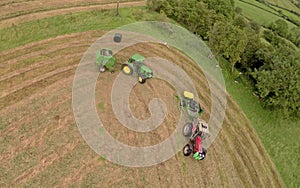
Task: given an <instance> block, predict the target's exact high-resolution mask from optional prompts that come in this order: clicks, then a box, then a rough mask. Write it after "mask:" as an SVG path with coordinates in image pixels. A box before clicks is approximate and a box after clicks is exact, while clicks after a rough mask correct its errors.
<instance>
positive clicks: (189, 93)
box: [183, 91, 194, 99]
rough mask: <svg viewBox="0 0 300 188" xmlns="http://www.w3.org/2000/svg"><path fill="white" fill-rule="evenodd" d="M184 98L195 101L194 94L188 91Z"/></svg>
mask: <svg viewBox="0 0 300 188" xmlns="http://www.w3.org/2000/svg"><path fill="white" fill-rule="evenodd" d="M183 96H184V97H186V98H188V99H194V94H193V93H191V92H188V91H184V92H183Z"/></svg>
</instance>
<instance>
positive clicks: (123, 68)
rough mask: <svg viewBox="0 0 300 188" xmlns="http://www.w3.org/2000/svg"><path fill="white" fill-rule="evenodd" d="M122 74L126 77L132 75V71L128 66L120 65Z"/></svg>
mask: <svg viewBox="0 0 300 188" xmlns="http://www.w3.org/2000/svg"><path fill="white" fill-rule="evenodd" d="M122 72H123V73H124V74H126V75H132V74H133V70H132V68H131V67H130V66H129V65H126V64H125V65H122Z"/></svg>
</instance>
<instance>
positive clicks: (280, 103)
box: [253, 46, 300, 115]
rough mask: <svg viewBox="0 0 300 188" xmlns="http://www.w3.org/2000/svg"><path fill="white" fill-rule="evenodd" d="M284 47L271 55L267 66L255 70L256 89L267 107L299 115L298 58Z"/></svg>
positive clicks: (299, 71)
mask: <svg viewBox="0 0 300 188" xmlns="http://www.w3.org/2000/svg"><path fill="white" fill-rule="evenodd" d="M296 53H297V52H295V51H292V50H287V49H286V48H285V47H284V46H282V47H280V48H278V49H277V50H276V52H274V53H272V58H271V59H272V60H271V62H269V63H268V64H265V65H264V66H262V67H260V68H259V69H258V70H255V71H254V73H253V76H254V78H255V79H256V89H257V93H258V95H259V97H260V98H261V99H262V101H263V103H264V105H265V106H267V107H272V108H274V107H275V108H276V107H279V108H281V109H283V110H284V112H285V113H287V114H297V115H300V114H299V112H300V95H299V93H300V82H299V80H300V57H299V55H298V54H296Z"/></svg>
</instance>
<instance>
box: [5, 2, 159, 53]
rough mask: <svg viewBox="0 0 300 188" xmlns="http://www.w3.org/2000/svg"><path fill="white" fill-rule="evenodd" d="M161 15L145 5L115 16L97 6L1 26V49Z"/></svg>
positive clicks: (113, 13) (103, 28)
mask: <svg viewBox="0 0 300 188" xmlns="http://www.w3.org/2000/svg"><path fill="white" fill-rule="evenodd" d="M160 19H161V15H160V14H158V13H153V12H151V13H150V12H148V11H147V9H146V8H144V7H132V8H122V9H120V16H116V11H115V10H98V11H90V12H79V13H73V14H66V15H63V16H55V17H50V18H45V19H41V20H35V21H31V22H26V23H24V24H20V25H16V26H13V27H9V28H4V29H1V30H0V41H1V43H0V52H2V51H4V50H8V49H12V48H15V47H17V46H21V45H24V44H28V43H30V42H35V41H40V40H43V39H47V38H51V37H56V36H60V35H65V34H71V33H77V32H84V31H90V30H111V29H114V28H117V27H119V26H121V25H125V24H129V23H133V22H136V21H146V20H160Z"/></svg>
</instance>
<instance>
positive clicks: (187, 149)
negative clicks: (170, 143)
mask: <svg viewBox="0 0 300 188" xmlns="http://www.w3.org/2000/svg"><path fill="white" fill-rule="evenodd" d="M182 152H183V155H184V156H189V155H191V153H192V152H193V146H192V145H191V144H186V145H185V146H184V147H183V149H182Z"/></svg>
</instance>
